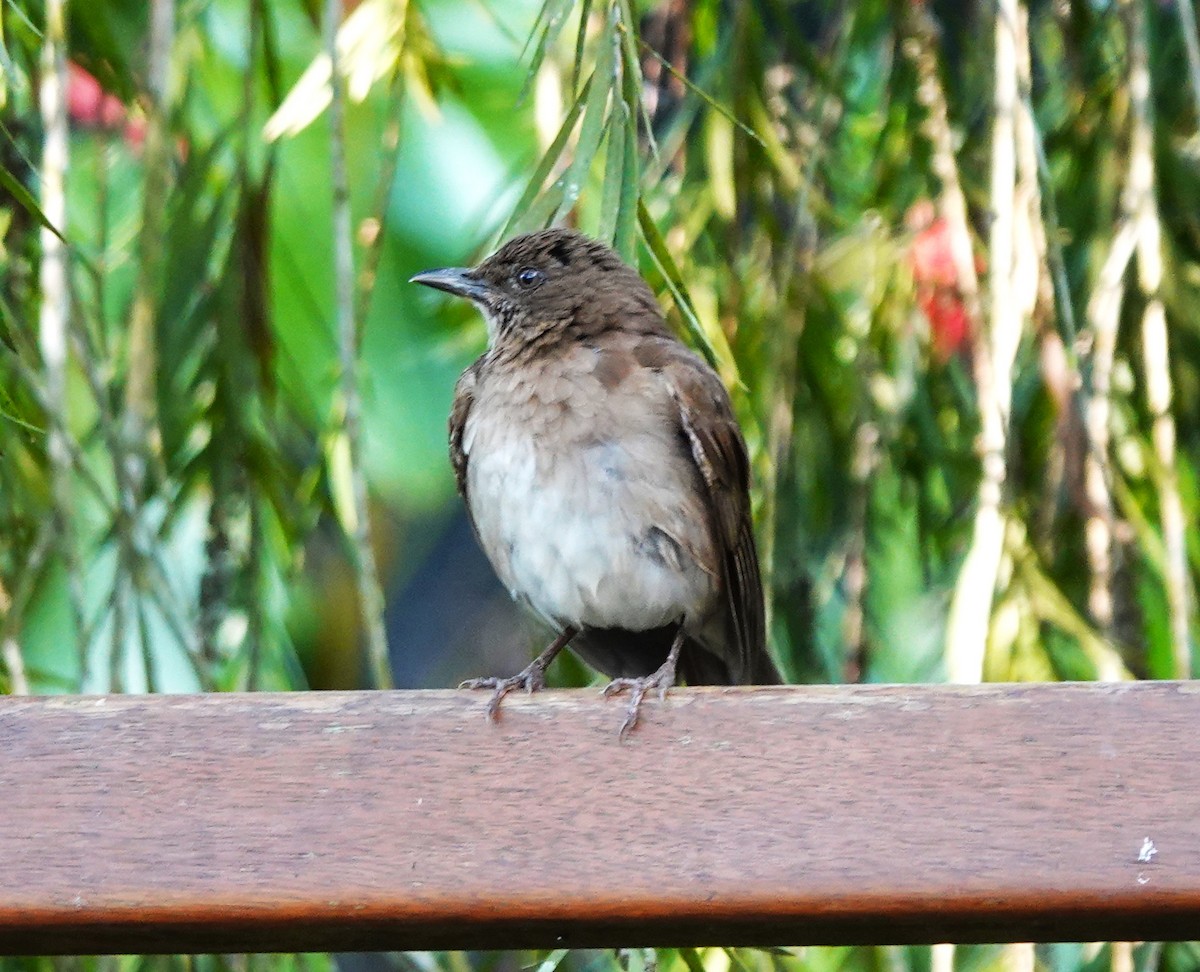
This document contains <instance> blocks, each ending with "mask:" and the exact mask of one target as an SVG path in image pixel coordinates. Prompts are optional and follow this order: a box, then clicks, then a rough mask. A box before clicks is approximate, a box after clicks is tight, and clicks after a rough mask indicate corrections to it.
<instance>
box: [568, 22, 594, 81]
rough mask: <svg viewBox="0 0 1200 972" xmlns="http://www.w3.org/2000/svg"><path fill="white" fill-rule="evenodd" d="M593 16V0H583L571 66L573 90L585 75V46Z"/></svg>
mask: <svg viewBox="0 0 1200 972" xmlns="http://www.w3.org/2000/svg"><path fill="white" fill-rule="evenodd" d="M591 16H592V0H583V7H582V8H581V9H580V11H579V31H578V33H577V34H576V36H575V63H574V65H573V66H572V68H571V90H572V91H574V90H575V89H576V88H578V87H579V79H580V77H581V76H582V75H583V48H584V46H585V45H586V44H587V29H588V21H589V20H590V19H591Z"/></svg>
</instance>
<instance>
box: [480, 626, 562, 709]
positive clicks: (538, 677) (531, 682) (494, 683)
mask: <svg viewBox="0 0 1200 972" xmlns="http://www.w3.org/2000/svg"><path fill="white" fill-rule="evenodd" d="M575 634H576V631H575V629H574V628H570V627H567V628H563V630H562V631H561V632H560V633H559V635H558V637H557V638H555V639H554V640H553V641H552V642H550V644H549V645H547V646H546V650H545V651H543V652H542V653H541V654H540V655H538V656H537V658H535V659H534V660H533V661H531V662H530V663H529V665H528V666H527V667H526V668H525V670H524V671H521V672H518V673H517V674H516V675H513V676H512V677H511V678H468V679H467V680H466V681H465V682H460V683H459V686H458V687H459V688H460V689H491V690H492V697H491V698H490V699H488V704H487V714H488V718H489V719H493V720H494V719H495V718H496V716H497V715H499V714H500V700H501V699H503V698H504V696H506V695H508V693H509V692H512V691H513V690H515V689H519V688H523V689H524V690H525V691H526V692H529V693H530V694H532V693H534V692H536V691H537V690H538V689H544V688H545V687H546V669H547V668H549V667H550V663H551V662H552V661H554V659H555V657H556V656H557V655H558V653H559V652H560V651H562V650H563V648H565V647H566V646H567V644H568V643H569V642H570V640H571V639H572V638H574V637H575Z"/></svg>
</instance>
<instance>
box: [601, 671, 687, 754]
mask: <svg viewBox="0 0 1200 972" xmlns="http://www.w3.org/2000/svg"><path fill="white" fill-rule="evenodd" d="M674 684H675V666H674V665H663V666H662V667H661V668H660V669H659V670H658V671H656V672H655V673H654V674H653V675H645V676H643V677H642V678H614V679H613V680H612V681H611V682H609V683H608V684H607V685H606V686H605V687H604V697H605V698H608V697H610V696H613V695H619V694H620V693H622V692H625V691H628V692H629V705H628V707H627V708H626V709H625V721H624V722H622V723H621V729H620V732H619V733H618V735H619V736H620V738H621V741H622V742H623V741H624V740H625V737H626V736H628V735H629V733H630V732H631V731H632V730H633V727H634V726H636V725H637V724H638V713H639V712H640V711H641V708H642V700H643V699H645V697H646V694H647V693H648V692H651V691H653V690H654V689H658V700H659V701H660V702H662V701H663V700H664V699H666V697H667V689H669V688H671V686H673V685H674Z"/></svg>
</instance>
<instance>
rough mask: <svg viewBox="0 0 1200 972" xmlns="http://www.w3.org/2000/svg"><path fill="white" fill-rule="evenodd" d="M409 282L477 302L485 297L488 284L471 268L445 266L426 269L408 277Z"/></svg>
mask: <svg viewBox="0 0 1200 972" xmlns="http://www.w3.org/2000/svg"><path fill="white" fill-rule="evenodd" d="M408 282H409V283H415V284H422V285H423V286H426V287H432V288H433V289H434V290H444V291H445V292H446V293H448V294H454V296H455V297H465V298H466V299H467V300H473V301H476V302H477V303H478V302H481V301H484V300H486V299H487V297H488V294H489V287H488V285H487V284H486V283H485V282H484V281H482V280H480V279H479V277H477V276H476V275H475V272H474V271H473V270H464V269H463V268H461V267H446V268H444V269H442V270H426V271H425V272H424V273H418V274H417V275H416V276H415V277H410V278H409V281H408Z"/></svg>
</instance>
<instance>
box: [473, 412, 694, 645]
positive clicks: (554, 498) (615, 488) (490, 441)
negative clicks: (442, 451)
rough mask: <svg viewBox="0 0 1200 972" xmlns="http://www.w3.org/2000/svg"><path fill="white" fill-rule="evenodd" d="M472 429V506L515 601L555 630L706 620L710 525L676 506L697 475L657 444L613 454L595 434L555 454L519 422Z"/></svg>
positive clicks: (642, 442) (637, 444)
mask: <svg viewBox="0 0 1200 972" xmlns="http://www.w3.org/2000/svg"><path fill="white" fill-rule="evenodd" d="M471 425H473V426H474V427H473V428H470V429H469V432H468V439H469V440H470V450H469V457H470V458H469V465H468V496H469V500H470V503H471V511H472V515H473V517H474V520H475V524H476V527H477V529H478V531H479V536H480V540H481V542H482V544H483V547H484V550H485V552H486V553H487V555H488V557H489V559H490V560H491V562H492V565H493V566H494V567H495V569H496V572H497V574H499V576H500V579H501V580H502V581H503V583H504V584H505V586H507V587H508V589H509V591H510V592H511V593H512V595H513V597H514V598H517V599H518V600H521V601H524V602H526V603H527V604H528V605H529V606H530V607H531V608H532V609H533V610H534V611H536V612H537V613H538V614H540V615H541V616H542V617H543V618H545V619H546V620H547V621H548V622H549V623H551V624H552V625H554V626H562V625H568V624H569V625H572V626H574V627H599V628H626V629H629V630H632V631H642V630H648V629H651V628H657V627H660V626H662V625H666V624H670V623H672V622H675V621H677V620H679V619H680V618H681V617H684V616H687V617H688V618H691V619H696V618H698V617H701V616H703V615H707V614H708V613H709V611H710V610H711V608H712V605H713V603H714V601H715V598H716V582H715V579H714V576H713V571H712V569H711V567H710V568H708V569H706V568H705V567H704V566H702V564H711V563H712V562H713V561H712V553H711V538H710V536H709V527H708V523H707V520H706V518H705V514H704V511H703V509H702V507H700V506H698V505H697V503H696V502H694V501H693V502H691V503H689V502H684V501H681V497H686V496H688V495H689V494H691V493H694V490H695V483H694V481H692V480H693V478H694V475H695V474H694V471H693V470H692V468H691V467H690V465H688V463H687V462H686V461H684V460H682V459H680V458H678V457H672V456H665V457H664V449H663V444H662V442H661V441H660V440H658V439H655V438H654V437H653V436H650V435H647V436H644V437H641V438H638V437H637V436H636V435H635V437H634V438H633V439H632V440H631V441H630V442H628V443H626V445H627V448H617V447H616V446H614V445H613V444H612V442H611V441H608V440H604V439H598V438H597V437H596V436H595V434H594V433H593V434H591V435H588V436H586V437H581V441H579V442H577V443H576V444H575V446H574V447H572V448H569V449H566V450H563V449H559V450H557V451H556V453H555V456H554V458H553V459H551V457H550V455H549V454H548V452H547V450H546V446H545V444H544V443H543V442H540V441H538V440H537V439H535V438H534V437H532V436H531V435H530V434H528V432H527V431H526V430H525V429H523V428H522V427H521V426H520V425H519V424H513V423H505V422H503V421H498V420H497V419H496V416H495V415H494V414H493V415H492V417H491V418H490V419H488V418H479V419H478V421H476V422H472V423H471ZM595 427H599V428H603V427H604V426H603V424H601V423H596V426H595Z"/></svg>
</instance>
